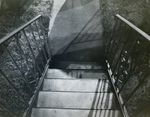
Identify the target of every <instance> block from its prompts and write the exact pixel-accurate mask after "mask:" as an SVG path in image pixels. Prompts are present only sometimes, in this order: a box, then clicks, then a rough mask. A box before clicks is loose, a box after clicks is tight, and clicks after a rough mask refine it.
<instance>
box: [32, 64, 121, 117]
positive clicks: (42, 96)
mask: <svg viewBox="0 0 150 117" xmlns="http://www.w3.org/2000/svg"><path fill="white" fill-rule="evenodd" d="M31 117H121V114H120V111H119V109H118V107H117V101H116V99H115V95H114V93H113V91H112V87H111V85H110V82H109V80H108V74H107V72H106V69H105V68H104V67H103V66H101V65H100V64H99V63H94V62H54V63H53V65H51V68H50V69H49V70H48V71H47V76H46V78H45V79H44V82H43V86H42V89H41V91H40V92H39V94H38V99H37V104H36V107H34V108H33V109H32V113H31Z"/></svg>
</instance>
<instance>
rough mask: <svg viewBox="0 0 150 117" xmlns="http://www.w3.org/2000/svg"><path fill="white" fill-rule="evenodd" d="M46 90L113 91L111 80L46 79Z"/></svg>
mask: <svg viewBox="0 0 150 117" xmlns="http://www.w3.org/2000/svg"><path fill="white" fill-rule="evenodd" d="M43 90H44V91H71V92H93V93H94V92H111V87H110V83H109V80H105V79H103V80H100V79H94V80H93V79H44V83H43Z"/></svg>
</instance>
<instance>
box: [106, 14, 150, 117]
mask: <svg viewBox="0 0 150 117" xmlns="http://www.w3.org/2000/svg"><path fill="white" fill-rule="evenodd" d="M106 63H107V66H108V72H109V74H110V76H111V81H112V84H113V86H114V88H115V92H116V96H117V98H118V99H119V100H120V101H119V103H120V108H121V109H122V111H123V114H124V116H130V117H135V116H137V115H142V114H145V113H146V111H147V110H148V109H149V108H150V106H149V102H150V93H149V92H150V88H149V87H150V82H149V81H150V36H149V35H148V34H146V33H145V32H143V31H142V30H140V29H139V28H138V27H136V26H135V25H133V24H132V23H131V22H129V21H128V20H126V19H125V18H123V17H122V16H120V15H118V14H117V15H116V19H115V24H114V28H113V31H112V34H111V36H110V40H107V41H106ZM126 112H128V114H127V113H126Z"/></svg>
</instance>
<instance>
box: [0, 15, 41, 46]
mask: <svg viewBox="0 0 150 117" xmlns="http://www.w3.org/2000/svg"><path fill="white" fill-rule="evenodd" d="M40 17H41V15H38V16H36V17H35V18H33V19H31V20H30V21H28V22H27V23H25V24H24V25H22V26H20V27H19V28H17V29H16V30H14V31H13V32H11V33H10V34H8V35H6V36H5V37H3V38H1V39H0V44H2V43H3V42H5V41H7V40H8V39H9V38H11V37H12V36H13V35H15V34H16V33H18V32H19V31H21V30H22V29H24V28H26V27H27V26H28V25H29V24H31V23H33V22H34V21H35V20H37V19H38V18H40Z"/></svg>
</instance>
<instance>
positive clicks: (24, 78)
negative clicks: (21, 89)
mask: <svg viewBox="0 0 150 117" xmlns="http://www.w3.org/2000/svg"><path fill="white" fill-rule="evenodd" d="M2 47H3V48H4V49H5V50H6V52H7V53H8V55H9V56H10V58H11V60H12V61H13V63H14V64H15V66H16V67H17V69H18V70H19V72H20V74H21V76H22V78H23V80H24V81H25V83H26V84H27V86H28V87H29V89H30V92H31V93H32V94H33V90H32V89H31V87H30V85H29V82H28V80H27V78H26V77H25V75H24V74H23V72H22V71H21V69H20V68H19V66H18V64H17V63H16V61H15V60H14V58H13V57H12V55H11V54H10V52H9V50H8V49H7V48H6V47H5V46H4V45H3V44H2Z"/></svg>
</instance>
